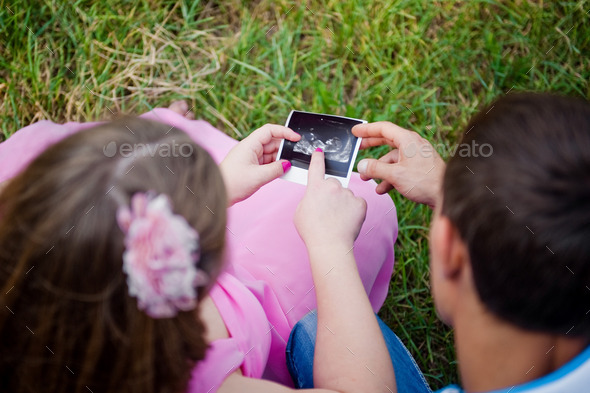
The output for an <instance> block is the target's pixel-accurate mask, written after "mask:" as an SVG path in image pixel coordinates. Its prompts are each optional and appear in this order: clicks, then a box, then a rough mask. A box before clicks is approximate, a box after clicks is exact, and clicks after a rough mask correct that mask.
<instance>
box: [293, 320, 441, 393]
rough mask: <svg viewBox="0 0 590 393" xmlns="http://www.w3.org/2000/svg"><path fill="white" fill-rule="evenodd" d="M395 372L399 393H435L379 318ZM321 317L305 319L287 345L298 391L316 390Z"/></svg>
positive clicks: (410, 357) (295, 328) (414, 362)
mask: <svg viewBox="0 0 590 393" xmlns="http://www.w3.org/2000/svg"><path fill="white" fill-rule="evenodd" d="M377 321H378V322H379V327H380V328H381V332H382V333H383V338H384V339H385V344H386V345H387V349H388V351H389V356H390V357H391V361H392V363H393V367H394V370H395V379H396V384H397V391H398V392H404V393H431V392H432V390H430V387H429V386H428V384H427V383H426V379H424V375H423V374H422V372H421V371H420V369H419V368H418V365H417V364H416V361H415V360H414V358H413V357H412V355H410V352H408V350H407V349H406V347H405V346H404V344H402V342H401V341H400V339H399V338H398V337H397V336H396V335H395V333H393V332H392V331H391V329H390V328H389V327H388V326H387V325H386V324H385V322H383V321H382V320H381V319H380V318H379V317H377ZM317 325H318V317H317V313H316V312H315V311H312V312H310V313H308V314H307V315H306V316H304V317H303V318H302V319H301V320H300V321H299V322H297V324H296V325H295V327H294V328H293V330H292V331H291V335H290V337H289V342H288V343H287V368H288V369H289V373H291V378H293V382H294V383H295V387H296V388H298V389H309V388H313V387H314V386H313V354H314V349H315V339H316V333H317V332H316V330H317Z"/></svg>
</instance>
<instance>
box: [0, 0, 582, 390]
mask: <svg viewBox="0 0 590 393" xmlns="http://www.w3.org/2000/svg"><path fill="white" fill-rule="evenodd" d="M0 5H1V7H0V127H1V129H2V132H1V134H0V140H2V139H4V138H7V137H8V136H10V135H11V134H12V133H14V132H15V131H16V130H17V129H19V128H21V127H23V126H25V125H28V124H30V123H32V122H34V121H37V120H40V119H52V120H54V121H58V122H61V121H67V120H77V121H87V120H95V119H98V118H111V117H112V116H113V114H117V113H120V112H130V113H142V112H145V111H147V110H149V109H151V108H153V107H157V106H162V105H167V104H168V103H169V102H170V101H172V100H175V99H180V98H184V99H187V100H188V101H189V102H190V105H194V109H193V111H194V112H195V113H196V115H197V117H201V118H204V119H206V120H208V121H210V122H211V123H213V124H214V125H216V126H218V127H219V128H221V129H223V130H225V131H226V132H227V133H228V134H230V135H232V136H235V137H238V138H240V137H243V136H245V135H247V134H248V133H249V132H250V131H251V130H253V129H255V128H257V127H259V126H261V125H262V124H264V123H267V122H274V123H283V122H284V120H285V118H286V116H287V114H288V113H289V111H290V110H291V109H292V108H296V109H301V110H308V111H318V112H324V113H335V114H340V115H349V116H354V117H358V118H364V119H367V120H369V121H376V120H390V121H393V122H395V123H397V124H399V125H401V126H403V127H405V128H408V129H412V130H415V131H417V132H419V133H421V134H422V135H423V136H424V137H426V138H428V139H429V140H431V141H433V142H434V143H445V144H447V145H449V146H451V145H453V144H454V143H455V142H456V141H457V138H458V136H459V135H460V132H461V131H462V128H463V127H464V126H465V125H466V123H467V121H468V119H469V118H470V117H471V116H472V115H473V114H474V113H475V112H476V111H477V109H478V108H480V107H481V106H482V105H484V104H486V103H488V102H490V101H491V100H492V99H493V98H495V97H497V96H499V95H502V94H505V93H506V92H508V91H519V90H541V91H556V92H561V93H565V94H571V95H576V96H582V97H586V98H590V86H589V83H588V80H589V79H590V21H589V13H588V12H589V11H590V1H570V2H565V1H564V2H543V1H536V2H533V1H510V0H508V1H503V2H499V1H470V2H451V1H449V2H439V1H437V2H427V1H409V0H408V1H381V0H380V1H346V2H342V1H326V2H319V1H308V2H307V3H305V2H295V1H283V0H280V1H250V2H245V1H244V2H240V1H235V0H227V1H217V2H214V1H211V2H200V1H198V0H194V1H193V0H191V1H188V0H185V1H179V2H176V1H170V0H161V1H156V0H151V1H148V0H145V1H127V2H125V5H121V4H119V2H117V1H111V0H102V1H67V2H66V1H40V2H36V1H18V0H15V1H11V2H6V1H4V0H0ZM385 151H386V149H384V148H374V149H372V150H370V151H367V152H364V153H363V154H362V155H361V157H360V158H362V157H365V156H373V157H377V156H379V155H381V154H383V153H384V152H385ZM392 198H393V199H394V201H395V203H396V206H397V208H398V219H399V226H400V235H399V239H398V242H397V245H396V246H397V248H396V258H397V267H396V272H395V275H394V277H393V280H392V282H391V291H390V295H389V297H388V299H387V302H386V304H385V307H384V308H383V310H382V312H381V315H382V317H383V318H384V319H385V321H386V322H388V323H389V325H390V326H391V327H392V328H393V330H394V331H396V332H397V333H398V334H399V335H400V337H401V339H402V340H403V341H404V342H405V343H407V346H408V348H409V350H410V351H411V352H412V353H413V354H414V356H415V357H416V360H417V362H418V364H419V365H420V366H421V368H422V369H423V370H424V372H425V373H426V375H427V378H428V381H429V382H430V383H431V385H432V387H433V388H438V387H441V386H443V385H445V384H447V383H451V382H457V381H458V376H457V365H456V363H455V361H454V359H455V357H454V356H455V355H454V349H453V338H452V332H451V330H450V329H449V328H447V327H445V326H444V325H443V324H442V323H440V322H439V321H438V320H437V318H436V315H435V312H434V309H433V304H432V299H431V296H430V294H429V286H428V244H427V235H428V226H429V222H430V215H431V212H430V211H429V209H428V208H425V207H423V206H417V205H415V204H414V203H411V202H409V201H407V200H404V199H403V198H401V197H400V196H399V195H398V194H396V193H395V192H393V193H392Z"/></svg>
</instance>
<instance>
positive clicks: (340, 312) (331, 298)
mask: <svg viewBox="0 0 590 393" xmlns="http://www.w3.org/2000/svg"><path fill="white" fill-rule="evenodd" d="M324 174H325V168H324V154H323V153H322V152H316V153H314V154H313V156H312V161H311V164H310V168H309V179H308V188H307V192H306V194H305V196H304V198H303V200H302V201H301V203H300V204H299V206H298V208H297V212H296V213H295V225H296V227H297V230H298V231H299V234H300V236H301V238H302V239H303V241H304V242H305V244H306V246H307V249H308V252H309V257H310V263H311V270H312V275H313V279H314V284H315V291H316V295H317V301H318V332H317V341H316V348H315V359H314V384H315V386H317V387H321V388H327V389H333V390H336V391H339V392H395V391H396V386H395V375H394V371H393V366H392V364H391V359H390V357H389V353H388V351H387V347H386V345H385V341H384V339H383V336H382V334H381V330H380V329H379V325H378V323H377V319H376V318H375V315H374V314H373V309H372V307H371V304H370V302H369V299H368V297H367V294H366V292H365V289H364V287H363V285H362V282H361V280H360V277H359V275H358V271H357V266H356V261H355V259H354V254H353V247H354V241H355V239H356V237H357V236H358V233H359V231H360V228H361V225H362V223H363V221H364V219H365V212H366V203H365V201H364V200H363V199H361V198H356V197H355V196H354V194H353V193H352V192H351V191H350V190H348V189H345V188H343V187H342V186H341V185H340V183H339V182H338V181H336V180H334V179H327V180H325V179H324Z"/></svg>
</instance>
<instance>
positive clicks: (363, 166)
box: [357, 160, 369, 173]
mask: <svg viewBox="0 0 590 393" xmlns="http://www.w3.org/2000/svg"><path fill="white" fill-rule="evenodd" d="M368 165H369V163H368V162H367V160H361V161H360V162H359V164H358V165H357V169H358V170H359V173H365V172H366V171H367V166H368Z"/></svg>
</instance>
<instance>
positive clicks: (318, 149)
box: [315, 147, 324, 153]
mask: <svg viewBox="0 0 590 393" xmlns="http://www.w3.org/2000/svg"><path fill="white" fill-rule="evenodd" d="M315 151H319V152H320V153H323V152H324V151H323V150H322V148H321V147H318V148H316V149H315Z"/></svg>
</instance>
